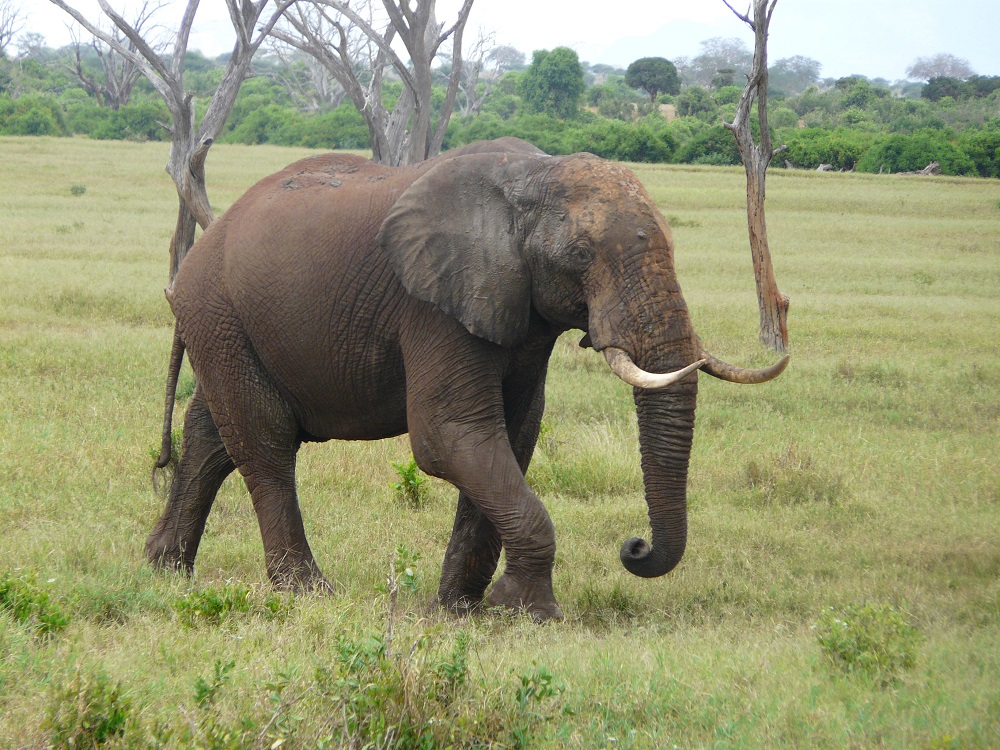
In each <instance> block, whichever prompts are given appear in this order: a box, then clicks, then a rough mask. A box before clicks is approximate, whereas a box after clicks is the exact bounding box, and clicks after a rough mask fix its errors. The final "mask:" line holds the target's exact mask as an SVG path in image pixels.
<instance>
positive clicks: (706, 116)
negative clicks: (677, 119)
mask: <svg viewBox="0 0 1000 750" xmlns="http://www.w3.org/2000/svg"><path fill="white" fill-rule="evenodd" d="M676 106H677V114H678V115H680V116H681V117H697V118H698V119H699V120H703V121H704V122H715V121H716V120H718V119H719V105H718V104H717V103H716V101H715V99H713V98H712V95H711V94H710V93H708V91H707V90H705V89H703V88H701V87H700V86H690V87H688V88H686V89H684V90H683V91H682V92H681V93H680V94H679V95H678V97H677V103H676Z"/></svg>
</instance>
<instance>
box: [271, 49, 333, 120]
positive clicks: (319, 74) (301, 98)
mask: <svg viewBox="0 0 1000 750" xmlns="http://www.w3.org/2000/svg"><path fill="white" fill-rule="evenodd" d="M272 42H274V40H272ZM271 49H272V51H273V52H274V53H275V54H276V55H277V56H278V59H279V60H280V61H281V67H279V68H278V69H277V70H276V71H275V72H274V73H272V74H271V75H272V76H273V78H274V79H275V80H276V81H277V82H278V83H280V84H281V85H282V86H283V87H284V89H285V91H287V92H288V95H289V96H290V97H291V98H292V101H293V102H295V106H296V107H298V109H300V110H301V111H303V112H322V111H324V110H329V109H334V108H336V107H337V106H339V105H340V103H341V102H342V101H343V100H344V97H345V96H347V89H345V88H344V87H343V86H341V85H340V82H339V81H338V80H337V79H336V78H334V77H333V75H332V74H331V73H330V71H329V70H327V69H326V68H325V67H323V65H322V64H320V62H319V61H318V60H317V59H316V58H315V57H313V56H312V55H306V54H303V53H302V52H299V51H298V50H293V49H291V48H289V47H288V45H285V44H281V43H279V44H272V45H271Z"/></svg>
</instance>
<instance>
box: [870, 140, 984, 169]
mask: <svg viewBox="0 0 1000 750" xmlns="http://www.w3.org/2000/svg"><path fill="white" fill-rule="evenodd" d="M953 141H954V136H953V134H951V132H950V131H947V130H943V131H936V130H921V131H919V132H917V133H914V134H913V135H904V134H902V133H895V134H893V135H890V136H889V137H888V138H885V139H883V140H881V141H878V142H876V143H875V144H874V145H873V146H872V147H871V148H870V149H868V151H866V152H865V155H864V156H863V157H861V159H860V160H859V161H858V165H857V168H858V171H859V172H879V171H888V172H916V171H919V170H921V169H923V168H924V167H926V166H927V165H928V164H930V163H931V162H935V161H936V162H938V164H940V165H941V172H942V173H943V174H951V175H958V174H975V173H976V166H975V164H974V163H973V161H972V159H970V158H969V157H968V156H967V155H966V154H965V152H964V151H962V150H961V149H960V148H959V147H958V146H957V145H956V144H955V143H954V142H953Z"/></svg>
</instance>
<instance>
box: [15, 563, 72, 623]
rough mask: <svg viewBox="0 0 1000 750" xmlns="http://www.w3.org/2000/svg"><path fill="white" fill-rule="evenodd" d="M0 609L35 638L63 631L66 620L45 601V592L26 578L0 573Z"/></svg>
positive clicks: (59, 609)
mask: <svg viewBox="0 0 1000 750" xmlns="http://www.w3.org/2000/svg"><path fill="white" fill-rule="evenodd" d="M0 609H3V610H5V611H6V612H8V613H9V614H10V616H11V617H13V618H14V620H16V621H17V622H19V623H21V624H22V625H25V626H26V627H28V628H29V629H30V630H32V631H33V632H35V633H37V634H38V635H43V636H49V635H54V634H55V633H58V632H60V631H61V630H64V629H65V628H66V626H67V625H68V624H69V617H68V616H67V615H66V614H65V613H64V612H63V611H62V608H60V607H59V605H58V604H56V603H55V602H53V601H52V600H51V599H50V598H49V592H48V591H46V590H45V589H44V588H41V587H40V586H38V585H37V584H36V583H35V582H34V581H33V580H31V579H30V578H26V577H21V576H15V575H12V574H11V573H4V574H3V577H2V578H0Z"/></svg>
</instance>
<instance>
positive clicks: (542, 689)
mask: <svg viewBox="0 0 1000 750" xmlns="http://www.w3.org/2000/svg"><path fill="white" fill-rule="evenodd" d="M520 682H521V684H520V685H519V686H518V688H517V690H516V691H515V693H514V701H515V703H516V705H517V711H518V719H517V720H516V721H515V722H514V726H513V729H512V730H511V742H512V744H513V746H514V747H516V748H526V747H531V746H532V745H533V744H534V743H533V733H534V729H535V727H537V726H538V725H539V724H540V723H542V722H545V721H548V720H549V719H550V718H551V715H552V712H551V710H550V708H549V702H550V700H551V699H553V698H558V697H559V696H560V695H562V694H563V691H564V690H565V688H564V687H563V686H562V685H560V684H558V683H556V682H555V678H554V676H553V675H552V672H550V671H549V669H548V668H547V667H545V666H544V665H541V664H539V665H536V666H535V671H533V672H531V673H530V674H522V675H521V678H520Z"/></svg>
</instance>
